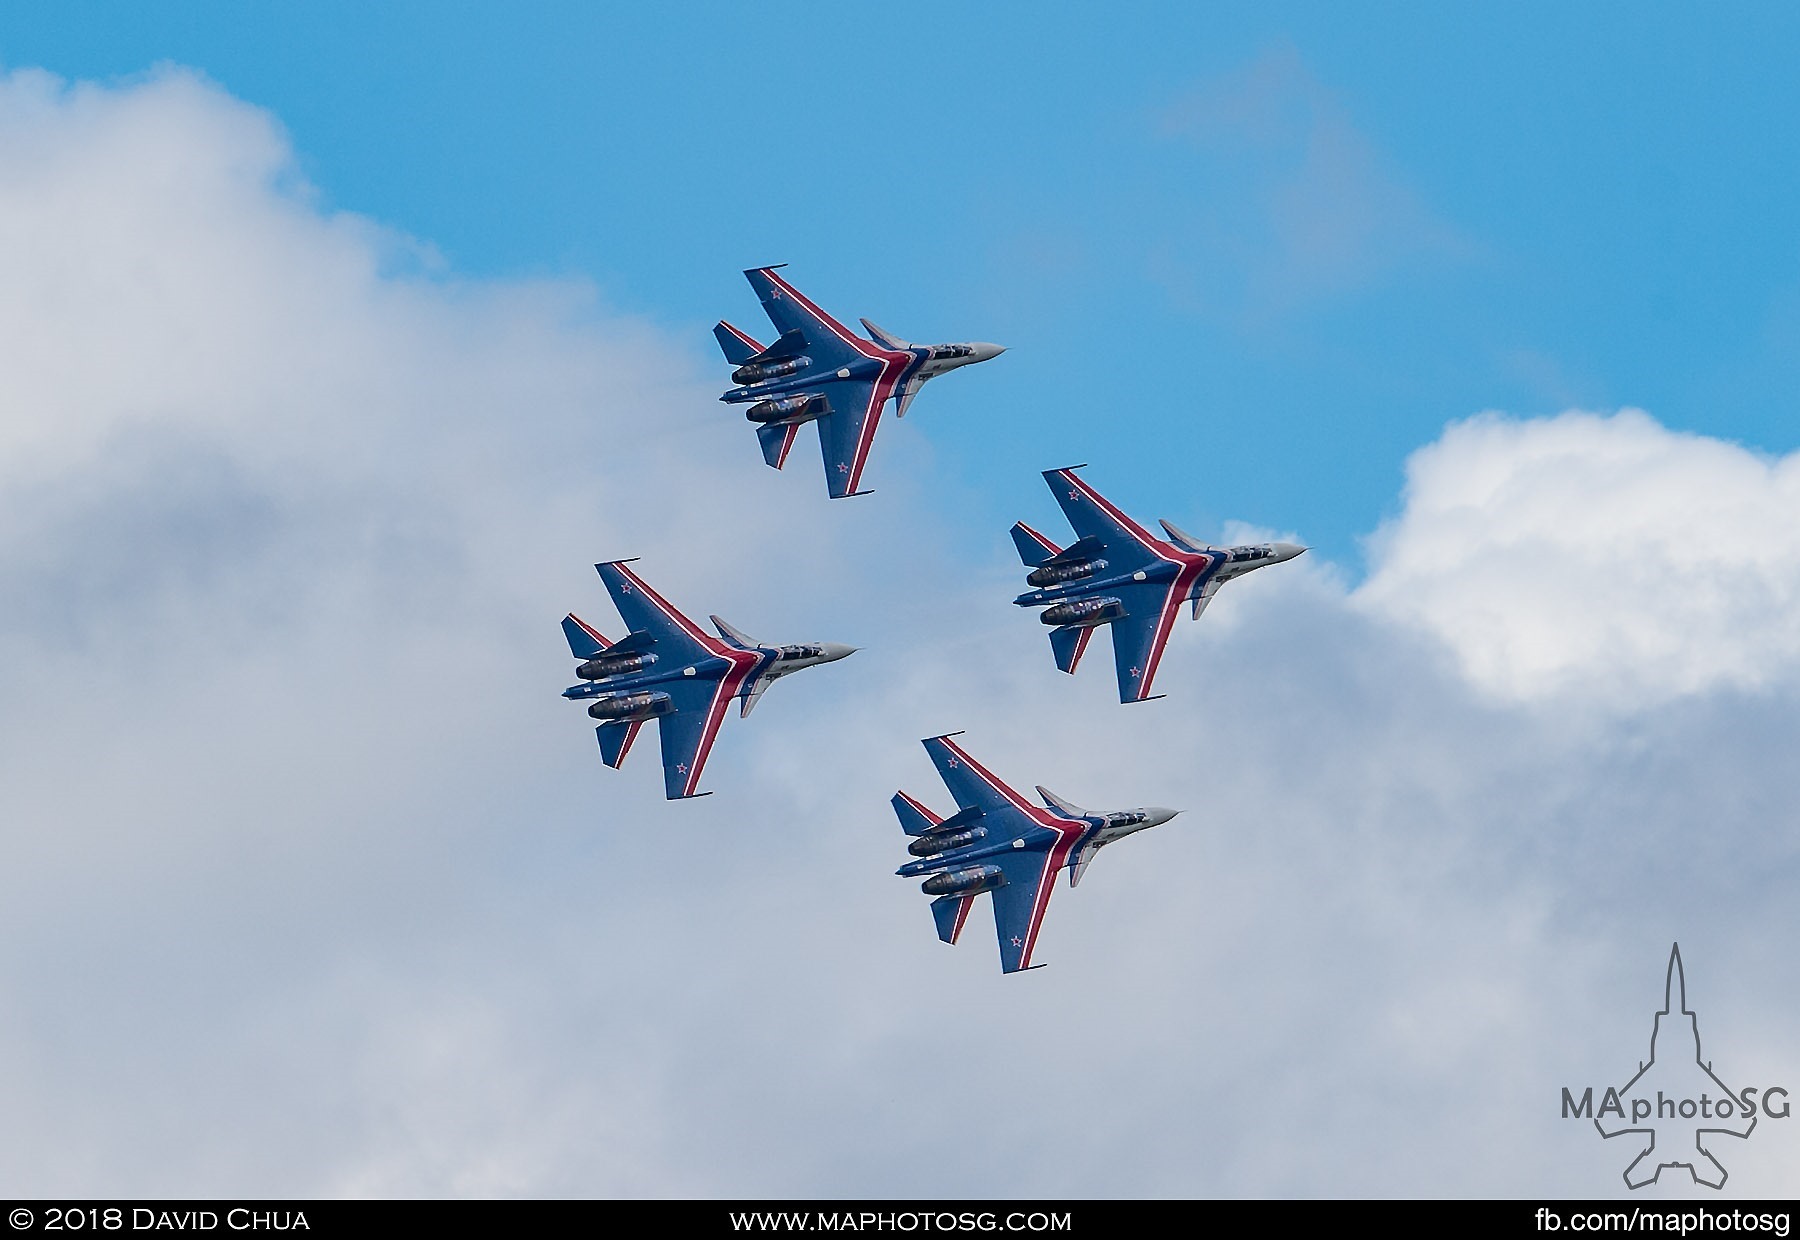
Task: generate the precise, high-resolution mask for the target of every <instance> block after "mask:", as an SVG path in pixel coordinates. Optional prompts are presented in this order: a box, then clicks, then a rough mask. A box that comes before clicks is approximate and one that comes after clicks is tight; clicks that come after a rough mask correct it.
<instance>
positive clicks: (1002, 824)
mask: <svg viewBox="0 0 1800 1240" xmlns="http://www.w3.org/2000/svg"><path fill="white" fill-rule="evenodd" d="M925 752H926V753H928V754H930V755H931V761H932V764H933V765H934V766H936V767H937V770H938V774H939V775H940V776H941V777H942V778H943V781H944V786H945V787H946V788H948V789H949V790H950V795H951V796H953V797H955V798H956V804H957V807H958V808H959V809H965V810H968V809H976V810H980V811H981V813H982V825H983V826H984V827H986V828H987V830H988V841H989V842H990V843H992V842H995V841H998V840H1004V839H1006V838H1008V836H1009V835H1018V834H1019V833H1020V832H1022V831H1024V830H1025V829H1026V828H1027V827H1031V826H1033V825H1035V820H1034V819H1033V818H1032V817H1031V814H1030V812H1029V811H1030V805H1029V802H1027V801H1026V800H1025V799H1024V798H1023V797H1021V796H1020V795H1019V794H1018V793H1016V792H1014V791H1013V790H1012V789H1011V788H1009V787H1007V786H1006V785H1005V784H1003V783H1001V782H1000V780H999V779H998V778H997V777H996V776H995V775H994V774H993V773H992V772H991V771H989V770H988V769H987V768H986V767H984V766H982V765H981V763H979V762H977V761H976V760H975V759H973V758H971V757H970V756H969V755H968V754H967V753H965V752H964V751H963V748H962V746H961V745H958V744H957V743H956V742H955V741H953V740H951V739H950V737H948V736H934V737H932V738H931V739H929V740H927V741H926V742H925Z"/></svg>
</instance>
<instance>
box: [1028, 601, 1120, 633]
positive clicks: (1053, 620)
mask: <svg viewBox="0 0 1800 1240" xmlns="http://www.w3.org/2000/svg"><path fill="white" fill-rule="evenodd" d="M1124 614H1125V604H1124V603H1123V602H1122V601H1120V600H1119V599H1116V598H1083V599H1076V600H1075V601H1074V602H1071V603H1058V604H1057V605H1056V606H1054V607H1046V608H1044V610H1043V612H1042V614H1040V615H1039V616H1038V619H1039V620H1041V621H1043V622H1044V623H1045V624H1048V625H1052V626H1054V627H1056V628H1061V627H1063V626H1064V625H1074V626H1075V627H1076V628H1082V629H1091V628H1093V627H1094V626H1095V625H1096V624H1107V623H1109V622H1111V621H1113V620H1117V619H1118V618H1119V617H1121V616H1123V615H1124Z"/></svg>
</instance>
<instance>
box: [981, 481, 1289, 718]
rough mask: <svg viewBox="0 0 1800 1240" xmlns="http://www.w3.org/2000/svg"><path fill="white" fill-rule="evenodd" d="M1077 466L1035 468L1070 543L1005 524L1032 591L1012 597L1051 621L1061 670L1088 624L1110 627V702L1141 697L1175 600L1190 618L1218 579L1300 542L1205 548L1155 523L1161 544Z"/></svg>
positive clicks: (1280, 556)
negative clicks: (1114, 697) (1069, 531)
mask: <svg viewBox="0 0 1800 1240" xmlns="http://www.w3.org/2000/svg"><path fill="white" fill-rule="evenodd" d="M1082 468H1085V467H1084V466H1081V465H1073V466H1070V467H1069V468H1068V469H1048V470H1045V471H1044V481H1046V482H1048V483H1049V484H1050V492H1051V494H1053V495H1055V496H1056V502H1057V503H1059V504H1061V505H1062V510H1063V514H1064V515H1065V516H1067V517H1068V518H1069V524H1070V525H1071V526H1073V527H1074V529H1075V541H1074V542H1073V543H1071V544H1070V545H1069V546H1067V547H1058V546H1057V545H1056V544H1055V543H1053V542H1051V541H1050V540H1049V539H1048V538H1045V537H1044V536H1043V535H1042V534H1040V533H1038V532H1037V531H1036V530H1034V529H1032V528H1031V527H1030V526H1029V525H1026V524H1025V523H1024V522H1023V521H1020V522H1018V523H1017V524H1016V525H1014V526H1013V527H1012V537H1013V545H1014V546H1016V547H1017V548H1018V549H1019V558H1020V559H1021V560H1023V561H1024V562H1025V567H1026V568H1029V569H1031V570H1032V571H1031V572H1030V573H1029V574H1027V575H1026V578H1025V582H1026V584H1027V585H1030V586H1032V587H1034V588H1033V589H1032V590H1030V591H1028V592H1027V593H1024V594H1021V595H1019V597H1018V598H1016V599H1014V600H1013V602H1014V603H1015V604H1016V605H1018V606H1020V607H1042V608H1044V611H1043V614H1041V615H1040V616H1039V617H1038V619H1040V620H1042V621H1043V622H1044V623H1045V624H1048V625H1050V626H1052V627H1051V631H1050V652H1051V654H1053V655H1054V656H1055V658H1056V666H1057V667H1059V668H1061V669H1062V670H1063V671H1065V672H1068V673H1069V674H1070V675H1073V674H1074V672H1075V668H1076V666H1077V665H1078V664H1080V662H1081V656H1082V654H1083V652H1085V651H1086V650H1087V644H1088V639H1089V638H1091V637H1093V635H1094V630H1095V629H1096V628H1098V627H1099V626H1100V625H1103V624H1109V625H1111V626H1112V635H1113V662H1114V663H1115V664H1116V665H1117V667H1118V673H1119V700H1120V701H1121V702H1145V701H1149V700H1150V698H1151V693H1150V683H1151V681H1153V680H1154V679H1155V678H1156V667H1157V664H1158V663H1160V662H1161V661H1162V653H1163V646H1164V644H1165V643H1167V641H1168V640H1169V630H1170V629H1171V628H1173V627H1174V623H1175V613H1176V612H1177V611H1178V610H1179V609H1180V607H1181V604H1182V603H1183V602H1184V601H1186V600H1188V599H1192V600H1193V602H1194V619H1196V620H1198V619H1199V618H1200V613H1201V612H1203V611H1205V610H1206V605H1207V604H1208V603H1209V602H1211V601H1212V597H1213V595H1214V594H1216V593H1218V590H1219V587H1220V586H1221V585H1223V584H1225V583H1226V582H1227V581H1230V580H1231V579H1232V578H1233V577H1241V576H1243V575H1244V574H1245V573H1248V572H1251V571H1253V570H1255V569H1258V568H1262V567H1264V566H1265V565H1269V564H1280V563H1281V562H1282V561H1284V560H1291V559H1293V558H1294V557H1295V556H1297V555H1299V554H1300V553H1301V552H1302V551H1305V550H1306V548H1305V547H1302V546H1300V545H1299V544H1298V543H1281V542H1278V543H1257V544H1254V545H1251V546H1244V547H1213V546H1208V545H1207V544H1206V543H1203V542H1199V541H1197V540H1196V539H1193V538H1190V537H1189V536H1188V535H1186V534H1184V533H1182V532H1181V531H1180V530H1178V529H1176V528H1175V527H1174V526H1173V525H1170V524H1169V523H1168V522H1167V521H1164V522H1163V523H1162V527H1163V530H1164V531H1165V532H1166V533H1167V534H1168V535H1169V540H1165V539H1161V538H1156V537H1153V536H1152V535H1151V534H1150V533H1149V532H1148V531H1147V530H1145V529H1144V527H1143V526H1141V525H1139V524H1138V523H1137V522H1136V521H1133V520H1132V519H1131V518H1130V517H1128V516H1126V515H1125V514H1124V513H1122V512H1120V511H1119V510H1118V509H1117V508H1115V507H1113V505H1112V504H1111V503H1109V502H1108V501H1107V499H1106V497H1105V496H1103V495H1101V494H1100V493H1099V492H1098V491H1096V490H1094V488H1093V487H1091V486H1089V485H1088V484H1087V483H1086V482H1084V481H1083V480H1082V479H1080V478H1078V477H1076V475H1075V471H1076V470H1077V469H1082ZM1170 540H1172V541H1170ZM1156 696H1158V697H1160V696H1162V695H1161V694H1157V695H1156Z"/></svg>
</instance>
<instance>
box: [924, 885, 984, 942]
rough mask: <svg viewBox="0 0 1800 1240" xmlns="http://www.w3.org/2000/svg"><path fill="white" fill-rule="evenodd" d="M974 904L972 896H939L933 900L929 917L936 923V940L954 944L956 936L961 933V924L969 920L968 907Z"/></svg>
mask: <svg viewBox="0 0 1800 1240" xmlns="http://www.w3.org/2000/svg"><path fill="white" fill-rule="evenodd" d="M974 902H975V897H974V896H939V897H938V898H937V899H935V900H933V901H932V902H931V916H932V918H933V919H934V920H935V921H936V922H937V932H938V938H940V939H942V940H944V942H946V943H955V942H956V936H957V935H959V934H961V933H962V928H963V922H965V921H967V920H968V919H969V905H971V904H973V903H974Z"/></svg>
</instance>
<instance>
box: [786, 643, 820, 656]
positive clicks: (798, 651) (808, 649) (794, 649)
mask: <svg viewBox="0 0 1800 1240" xmlns="http://www.w3.org/2000/svg"><path fill="white" fill-rule="evenodd" d="M824 654H825V647H823V646H820V645H818V644H816V643H810V644H803V645H799V646H783V647H782V648H781V657H782V658H784V659H818V658H823V657H824Z"/></svg>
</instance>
